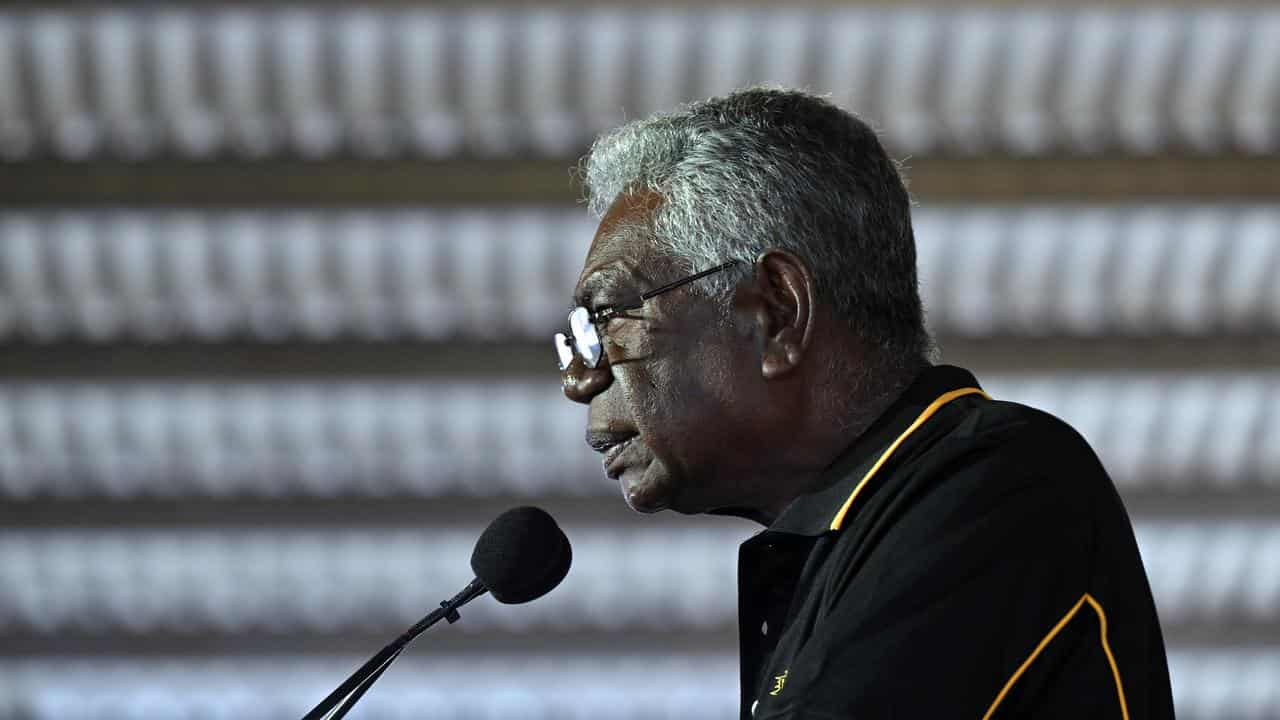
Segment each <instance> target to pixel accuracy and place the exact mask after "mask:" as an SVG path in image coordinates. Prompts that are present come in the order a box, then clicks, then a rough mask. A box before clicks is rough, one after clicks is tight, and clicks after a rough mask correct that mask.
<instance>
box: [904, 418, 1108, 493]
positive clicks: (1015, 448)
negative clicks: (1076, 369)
mask: <svg viewBox="0 0 1280 720" xmlns="http://www.w3.org/2000/svg"><path fill="white" fill-rule="evenodd" d="M957 410H958V412H957V413H955V414H954V415H953V416H952V419H951V422H950V423H948V424H947V427H945V428H944V429H943V432H942V433H941V434H940V436H938V437H937V438H936V440H935V441H934V442H933V443H931V445H932V447H931V448H930V450H929V451H928V452H929V453H937V454H938V455H940V456H941V458H942V460H943V462H941V463H934V465H935V467H937V469H938V471H940V472H946V473H961V474H963V473H965V472H972V473H974V474H975V477H976V478H977V479H980V480H981V481H982V482H983V483H984V484H988V485H990V484H992V483H1000V482H1003V483H1014V484H1020V483H1031V482H1034V483H1037V484H1041V485H1042V486H1046V485H1047V486H1054V487H1056V488H1057V489H1059V490H1061V491H1062V492H1064V493H1068V494H1070V495H1072V496H1076V495H1078V494H1079V493H1080V491H1082V490H1089V491H1097V490H1101V489H1104V488H1108V487H1111V478H1110V477H1109V476H1108V474H1107V472H1106V469H1105V468H1104V467H1103V465H1102V463H1101V461H1100V460H1099V459H1098V456H1097V454H1095V453H1094V451H1093V448H1092V447H1091V446H1090V445H1089V442H1088V441H1087V440H1086V439H1085V438H1084V437H1083V436H1082V435H1081V434H1080V433H1079V432H1078V431H1077V430H1076V429H1075V428H1074V427H1072V426H1071V425H1070V424H1069V423H1067V422H1066V421H1064V420H1063V419H1062V418H1059V417H1057V416H1056V415H1053V414H1051V413H1048V412H1046V411H1044V410H1041V409H1038V408H1035V407H1031V406H1029V405H1023V404H1021V403H1018V402H1012V401H1008V400H996V399H992V400H989V399H986V398H974V399H973V400H972V401H971V402H968V403H965V404H964V406H962V407H960V408H958V409H957Z"/></svg>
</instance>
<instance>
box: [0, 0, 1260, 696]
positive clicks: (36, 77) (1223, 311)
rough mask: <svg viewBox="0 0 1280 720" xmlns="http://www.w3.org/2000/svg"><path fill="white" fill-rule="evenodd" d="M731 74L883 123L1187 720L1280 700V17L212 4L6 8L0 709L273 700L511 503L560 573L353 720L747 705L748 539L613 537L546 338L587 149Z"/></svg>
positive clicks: (406, 616) (319, 668)
mask: <svg viewBox="0 0 1280 720" xmlns="http://www.w3.org/2000/svg"><path fill="white" fill-rule="evenodd" d="M779 7H781V8H783V9H779ZM756 83H778V84H784V85H788V86H795V87H801V88H806V89H809V90H812V91H815V92H821V93H829V94H830V96H831V97H832V98H833V100H835V101H836V102H837V103H839V104H841V105H842V106H844V107H846V108H848V109H851V110H853V111H855V112H857V113H858V114H860V115H862V116H863V117H865V118H866V119H868V120H869V121H870V122H872V123H873V125H874V126H875V127H877V128H878V129H879V130H880V131H881V132H882V137H883V139H884V141H885V143H886V144H887V146H888V147H889V148H890V150H891V153H892V154H893V155H894V156H895V157H897V158H899V159H902V160H903V161H904V164H905V166H906V173H907V176H908V178H909V180H910V181H911V189H912V192H913V194H914V196H915V198H916V200H917V202H918V208H917V212H916V217H915V222H916V231H917V240H918V245H919V252H920V263H921V271H922V273H921V281H922V290H923V293H924V296H925V301H926V307H927V310H928V312H929V317H930V322H931V325H932V327H933V329H934V331H935V332H936V333H937V335H938V337H939V339H940V342H941V346H942V349H943V359H944V360H945V361H947V362H952V363H956V364H962V365H967V366H969V367H970V368H971V369H973V370H974V371H975V372H977V373H978V376H979V378H980V379H981V380H983V382H984V385H985V386H986V387H987V389H988V390H989V391H991V393H992V394H993V395H994V396H996V397H1000V398H1004V399H1013V400H1019V401H1023V402H1027V403H1029V404H1033V405H1038V406H1040V407H1043V408H1045V409H1047V410H1050V411H1052V412H1054V413H1057V414H1059V415H1061V416H1062V417H1064V418H1066V419H1067V420H1068V421H1070V422H1072V423H1073V424H1075V425H1076V427H1077V428H1078V429H1080V430H1081V432H1083V433H1084V434H1085V435H1086V437H1088V438H1089V440H1090V441H1091V442H1092V443H1093V444H1094V446H1095V448H1096V449H1097V450H1098V452H1099V454H1100V455H1101V456H1102V458H1103V460H1104V462H1105V463H1106V464H1107V466H1108V468H1109V469H1110V471H1111V472H1112V475H1113V476H1114V478H1115V480H1116V483H1117V485H1118V486H1119V488H1120V490H1121V492H1122V494H1123V495H1124V497H1125V500H1126V503H1127V504H1128V507H1129V509H1130V512H1131V515H1132V517H1133V520H1134V524H1135V526H1136V529H1137V532H1138V539H1139V542H1140V545H1141V549H1142V552H1143V556H1144V559H1145V561H1146V563H1147V569H1148V573H1149V576H1150V579H1151V582H1152V586H1153V589H1154V591H1155V595H1156V600H1157V604H1158V607H1159V611H1160V615H1161V619H1162V621H1163V624H1164V629H1165V634H1166V642H1167V644H1168V646H1169V650H1170V663H1171V669H1172V672H1173V681H1174V694H1175V698H1176V702H1177V706H1178V711H1179V716H1180V717H1183V718H1189V719H1196V718H1204V719H1210V718H1213V719H1216V718H1259V719H1261V718H1276V717H1280V622H1277V621H1278V620H1280V515H1278V514H1277V513H1278V511H1280V282H1277V281H1276V279H1275V278H1276V276H1277V274H1280V204H1278V203H1277V198H1280V154H1278V153H1277V151H1278V150H1280V7H1273V6H1270V5H1268V4H1265V3H1258V2H1255V3H1243V4H1239V5H1231V6H1217V5H1209V6H1206V5H1203V4H1196V3H1190V2H1187V3H1174V4H1170V5H1162V4H1159V3H1156V2H1144V1H1142V0H1127V1H1125V2H1120V3H1112V4H1109V5H1105V6H1103V5H1091V6H1085V5H1083V4H1080V5H1077V4H1076V3H1074V2H1073V3H1065V4H1063V3H1059V4H1054V5H1051V6H1050V5H1046V6H1043V7H1025V6H1021V5H1016V4H1013V3H1009V2H993V3H991V4H989V5H986V6H974V7H958V6H954V5H952V4H949V3H934V4H930V3H925V4H920V5H916V6H911V7H901V6H898V5H896V4H890V3H877V2H864V3H862V4H856V5H843V4H838V3H834V2H820V3H818V4H816V5H811V6H792V5H789V4H788V5H785V6H782V5H779V6H774V5H766V4H763V3H741V4H737V5H734V4H715V5H709V4H706V5H704V4H701V3H697V2H690V1H687V2H684V3H681V4H677V5H671V6H667V7H664V8H662V9H656V10H655V9H640V8H639V5H638V4H637V5H636V6H632V5H630V4H628V3H624V2H611V3H605V4H602V5H591V6H588V5H586V4H585V3H573V2H571V3H561V4H558V5H547V6H533V5H523V4H522V5H516V4H509V5H500V4H496V3H491V2H488V0H481V2H479V3H471V4H466V5H464V4H462V3H448V2H437V3H428V2H418V3H413V2H371V3H363V4H361V6H360V9H351V5H349V4H346V3H337V2H327V3H326V2H315V3H306V4H288V5H282V4H277V3H273V2H266V1H265V0H258V1H256V2H254V1H246V2H235V3H231V2H226V3H222V2H195V1H194V0H193V1H189V2H180V3H166V4H155V3H143V2H137V3H127V2H123V3H113V4H104V5H101V6H91V5H88V4H82V3H45V4H42V5H41V8H40V9H7V10H0V344H2V345H3V347H2V348H0V718H15V719H22V720H28V719H29V720H35V719H40V720H45V719H49V720H71V719H79V718H85V719H88V718H95V719H97V718H102V719H108V718H109V719H113V720H114V719H116V718H147V719H151V718H160V719H166V718H174V719H175V720H176V719H179V718H182V719H186V718H191V719H195V718H202V719H204V718H263V719H267V718H271V719H275V718H282V719H283V718H295V717H299V716H301V715H302V714H303V713H304V712H305V711H306V710H307V709H309V708H310V707H311V706H312V705H313V704H314V703H315V702H317V701H318V700H319V699H320V698H321V697H323V696H324V695H325V694H326V693H327V692H328V691H329V689H331V688H332V687H333V686H334V685H336V684H337V683H338V682H339V681H340V680H341V679H342V678H344V677H345V676H346V675H347V673H348V672H350V670H352V669H353V668H354V667H355V666H357V665H358V664H359V663H360V662H362V661H363V659H364V658H365V657H366V656H368V655H370V654H372V652H373V651H374V650H376V649H377V648H379V647H381V646H382V645H383V644H384V643H385V642H386V641H388V640H390V639H391V638H392V637H394V636H395V635H396V634H398V633H399V632H400V631H401V630H402V629H403V628H404V627H406V626H408V625H409V624H411V623H412V622H414V621H415V620H417V619H418V618H419V617H421V616H422V615H424V614H426V613H427V612H428V611H430V610H431V609H432V608H433V607H434V606H435V605H436V603H437V602H438V601H439V600H442V599H444V598H446V597H448V596H450V595H452V594H453V593H454V592H455V591H456V590H457V589H458V588H459V587H461V585H462V584H463V583H465V582H466V581H467V580H468V579H469V568H468V567H467V558H468V557H469V554H470V549H471V545H472V543H473V542H474V540H475V538H476V537H477V535H478V534H479V531H480V530H481V529H482V528H483V527H484V525H485V524H486V523H487V522H488V520H489V519H490V518H491V517H492V516H494V515H496V514H497V513H498V512H500V511H501V510H503V509H505V508H507V507H509V506H512V505H516V504H529V503H534V504H540V505H542V506H544V507H546V508H547V509H548V510H550V511H551V512H552V513H553V514H555V515H556V516H557V517H558V518H559V519H560V521H561V523H562V525H564V526H565V528H566V531H567V532H568V533H569V535H570V539H571V541H572V542H573V544H574V550H575V556H576V557H575V562H574V567H573V569H572V571H571V573H570V576H569V578H568V579H567V580H566V581H565V584H564V585H563V586H562V587H561V588H559V589H557V590H556V591H554V592H553V593H552V594H551V595H550V596H548V597H547V598H545V599H543V600H540V601H538V602H535V603H533V604H531V605H529V606H525V607H507V606H500V605H498V604H496V603H494V602H493V601H492V600H490V599H488V598H483V599H481V600H478V601H476V602H475V603H473V604H472V605H471V606H469V607H467V608H465V609H464V610H463V612H462V615H463V621H462V622H461V623H460V624H458V625H456V626H449V627H439V628H437V629H435V630H434V631H432V632H431V633H429V634H428V635H427V636H425V637H423V638H421V639H420V640H419V641H418V642H417V643H416V644H415V645H414V646H413V647H412V648H411V649H410V650H409V651H408V652H407V653H406V655H405V657H403V658H402V659H401V660H400V661H399V662H398V664H397V665H396V666H394V667H393V668H392V669H391V670H390V671H389V672H388V673H387V675H386V676H385V677H384V678H383V679H382V680H381V681H380V682H379V683H378V685H376V686H375V687H374V688H373V689H372V690H371V691H370V692H369V693H368V694H367V695H366V696H365V698H364V699H363V700H362V701H361V704H360V705H359V706H358V707H357V710H356V711H355V712H354V713H353V714H352V715H351V717H353V718H354V717H363V718H418V717H432V718H459V719H461V718H466V719H469V720H471V719H479V718H504V719H505V718H548V719H557V720H558V719H560V718H591V719H592V720H606V719H612V718H618V719H621V718H633V719H637V720H638V719H641V718H643V719H648V718H681V719H687V718H731V717H735V716H736V711H737V710H736V703H737V697H738V696H737V660H736V649H737V642H736V637H735V634H736V627H735V613H736V594H735V590H734V586H735V566H736V565H735V563H736V548H737V543H738V542H739V541H740V540H741V539H743V538H745V537H746V536H748V535H749V534H750V533H751V532H753V531H754V529H755V528H754V527H753V526H750V525H748V524H746V523H743V522H738V521H730V520H726V519H722V518H721V519H716V518H682V517H675V516H665V515H664V516H656V517H638V516H635V515H633V514H631V513H630V511H628V510H627V509H626V508H625V506H624V505H623V502H622V500H621V497H620V495H619V493H618V491H617V488H616V487H614V486H613V484H612V483H610V482H609V481H608V480H606V479H605V478H604V477H603V474H602V473H601V472H600V468H599V465H598V459H597V456H595V455H594V454H593V453H591V452H590V451H589V450H588V449H587V448H586V446H585V444H584V443H583V442H582V431H583V429H584V428H583V424H584V420H585V415H584V413H583V411H582V409H581V408H580V407H576V406H573V405H572V404H570V403H568V402H566V401H564V400H563V398H561V397H560V394H559V387H558V377H557V375H556V373H555V358H554V354H553V352H552V349H551V347H550V342H549V340H550V335H551V333H553V332H555V331H556V329H558V328H559V327H560V326H561V325H562V324H563V320H564V315H565V313H566V312H567V305H568V303H569V296H570V290H571V288H572V285H573V281H574V278H575V277H576V275H577V271H578V269H579V268H580V267H581V257H582V254H583V252H584V251H585V248H586V246H587V244H588V242H589V240H590V237H591V234H592V231H593V223H592V221H591V220H590V219H589V218H588V217H587V216H586V213H585V210H584V209H583V208H582V206H581V205H580V204H578V203H577V202H576V200H577V199H578V196H577V192H578V190H577V188H576V187H575V186H574V184H573V182H572V177H571V172H570V168H571V167H572V166H573V165H574V163H575V162H576V160H577V158H578V157H579V156H580V155H581V154H582V153H583V152H584V151H585V150H586V148H587V146H588V144H589V142H590V140H591V138H592V137H593V135H594V134H595V133H597V132H599V131H601V130H603V129H605V128H608V127H611V126H613V125H616V124H618V123H620V122H622V121H624V120H626V119H631V118H635V117H640V116H644V115H646V114H649V113H651V112H654V111H658V110H665V109H671V108H673V107H674V106H676V105H677V104H679V103H681V102H684V101H689V100H693V99H697V98H702V97H706V96H710V95H713V94H718V93H723V92H726V91H728V90H731V89H733V88H736V87H741V86H744V85H749V84H756Z"/></svg>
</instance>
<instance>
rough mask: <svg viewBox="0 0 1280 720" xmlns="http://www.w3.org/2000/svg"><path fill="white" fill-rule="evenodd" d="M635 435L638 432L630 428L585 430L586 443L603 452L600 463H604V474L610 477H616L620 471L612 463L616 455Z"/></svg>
mask: <svg viewBox="0 0 1280 720" xmlns="http://www.w3.org/2000/svg"><path fill="white" fill-rule="evenodd" d="M637 435H638V433H636V432H634V431H630V430H624V431H617V430H588V431H587V444H588V445H590V446H591V449H592V450H595V451H596V452H598V453H603V454H604V458H603V461H602V464H603V465H604V471H605V474H606V475H608V476H609V478H610V479H612V480H616V479H618V475H619V474H620V473H619V472H618V471H617V470H615V469H614V467H613V466H614V463H615V462H616V461H617V459H618V456H620V455H621V454H622V452H623V451H624V450H626V449H627V447H628V446H629V445H630V444H631V440H632V439H633V438H635V437H636V436H637Z"/></svg>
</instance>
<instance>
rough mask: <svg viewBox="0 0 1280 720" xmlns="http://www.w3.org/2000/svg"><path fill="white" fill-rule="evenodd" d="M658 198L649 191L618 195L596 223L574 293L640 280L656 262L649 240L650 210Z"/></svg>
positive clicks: (654, 207)
mask: <svg viewBox="0 0 1280 720" xmlns="http://www.w3.org/2000/svg"><path fill="white" fill-rule="evenodd" d="M660 203H661V198H660V197H659V196H658V195H657V194H656V193H652V192H645V193H628V194H625V195H620V196H619V197H618V199H617V200H615V201H614V202H613V204H612V205H610V206H609V210H608V212H606V213H605V215H604V217H603V218H601V220H600V225H599V227H597V228H596V234H595V237H594V238H592V240H591V247H590V249H588V250H587V256H586V259H585V260H584V261H583V264H582V273H581V274H580V275H579V276H578V286H577V287H578V291H579V293H582V292H589V291H591V290H592V289H594V287H595V286H598V285H601V284H604V283H607V282H617V281H620V280H624V279H643V278H645V277H646V275H647V274H648V271H649V270H650V268H651V266H652V263H653V262H654V260H655V259H656V252H655V248H654V245H653V241H652V231H651V228H652V223H651V219H652V217H653V212H654V210H656V209H657V207H658V205H659V204H660Z"/></svg>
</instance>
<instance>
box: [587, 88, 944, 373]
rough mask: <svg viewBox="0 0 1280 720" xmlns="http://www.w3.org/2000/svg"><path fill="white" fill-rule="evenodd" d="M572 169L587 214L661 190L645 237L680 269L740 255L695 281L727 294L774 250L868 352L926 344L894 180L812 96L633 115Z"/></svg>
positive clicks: (926, 351)
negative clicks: (793, 261) (801, 267)
mask: <svg viewBox="0 0 1280 720" xmlns="http://www.w3.org/2000/svg"><path fill="white" fill-rule="evenodd" d="M582 175H583V177H582V179H583V185H584V187H585V190H586V193H587V201H588V204H589V207H590V209H591V211H592V212H593V213H594V214H595V215H596V216H597V217H600V216H603V215H604V213H605V212H606V211H607V210H608V208H609V207H610V205H612V204H613V202H614V201H615V200H616V199H617V198H618V196H620V195H623V194H625V193H627V192H630V191H635V190H641V189H645V190H651V191H653V192H655V193H657V194H658V195H659V196H661V197H662V198H663V202H662V204H661V205H660V206H659V207H658V208H657V210H656V211H655V213H654V215H653V217H652V222H653V227H652V236H653V240H654V242H655V243H656V245H657V247H658V249H659V251H660V252H663V253H664V254H666V255H669V256H671V257H673V258H675V259H677V260H678V261H679V263H680V264H681V265H683V266H684V269H685V270H686V271H688V272H693V271H696V270H701V269H704V268H709V267H712V266H714V265H718V264H720V263H723V262H727V261H729V260H738V261H740V263H741V264H740V265H738V266H737V267H736V268H732V269H731V270H729V271H726V272H724V273H720V274H717V275H713V276H710V277H709V278H707V279H706V280H704V281H701V282H700V283H699V284H698V291H701V292H705V293H706V294H707V295H709V296H711V297H721V298H723V297H728V296H729V294H730V293H731V291H732V289H733V288H734V287H735V286H736V285H737V284H738V283H739V282H741V281H742V279H743V278H745V277H746V276H747V275H748V274H750V273H751V272H752V267H753V265H754V264H755V261H756V258H757V257H758V256H759V254H760V253H761V252H762V251H764V250H765V249H767V248H782V249H785V250H789V251H791V252H792V253H795V254H796V255H797V256H798V257H800V258H801V259H802V260H804V261H805V263H806V264H808V266H809V268H810V270H811V271H812V272H813V274H814V278H815V284H816V291H817V294H818V297H819V298H820V300H821V301H824V302H827V303H830V305H831V306H832V307H834V308H835V310H836V312H837V313H838V314H839V315H840V316H842V317H844V318H845V319H846V321H847V322H848V324H849V326H850V327H851V328H852V329H853V331H854V332H855V333H856V334H857V335H858V336H859V337H860V338H861V339H862V340H863V341H864V342H866V343H867V344H868V345H869V349H870V350H872V351H873V352H876V354H878V355H880V358H879V359H880V360H881V361H890V362H891V363H892V364H894V365H899V364H903V365H901V367H903V369H906V367H905V366H906V365H911V366H913V367H915V366H918V365H919V364H920V363H922V362H923V361H924V360H925V359H926V358H927V357H928V356H929V355H930V353H931V351H932V346H933V343H932V340H931V339H930V337H929V334H928V331H927V330H926V329H925V326H924V317H923V310H922V308H921V303H920V294H919V288H918V282H917V279H916V251H915V240H914V237H913V236H912V231H911V213H910V209H911V208H910V199H909V197H908V195H907V191H906V188H905V186H904V184H903V181H902V178H901V177H900V176H899V174H898V169H897V166H896V165H895V164H894V162H893V161H892V160H890V159H889V156H888V155H887V154H886V153H885V151H884V148H883V147H881V145H880V142H879V141H878V140H877V139H876V135H875V133H874V132H873V131H872V130H871V129H870V128H869V127H867V125H866V124H865V123H863V122H862V121H861V120H859V119H858V118H856V117H854V116H853V115H851V114H850V113H848V112H845V111H844V110H841V109H840V108H837V107H836V106H834V105H832V104H831V103H829V102H827V101H826V100H824V99H822V98H820V97H816V96H814V95H810V94H807V93H802V92H798V91H791V90H781V89H769V88H750V89H746V90H742V91H739V92H735V93H733V94H730V95H727V96H725V97H719V98H712V99H710V100H706V101H703V102H698V103H694V104H691V105H689V106H687V107H685V108H683V109H681V110H679V111H677V112H673V113H667V114H659V115H655V116H653V117H650V118H648V119H643V120H636V121H633V122H630V123H627V124H626V125H623V126H621V127H619V128H616V129H614V130H612V131H610V132H607V133H605V134H604V135H601V136H600V137H599V138H598V139H597V140H596V141H595V143H594V144H593V145H592V147H591V151H590V153H589V154H588V155H587V157H586V158H584V161H583V170H582Z"/></svg>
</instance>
